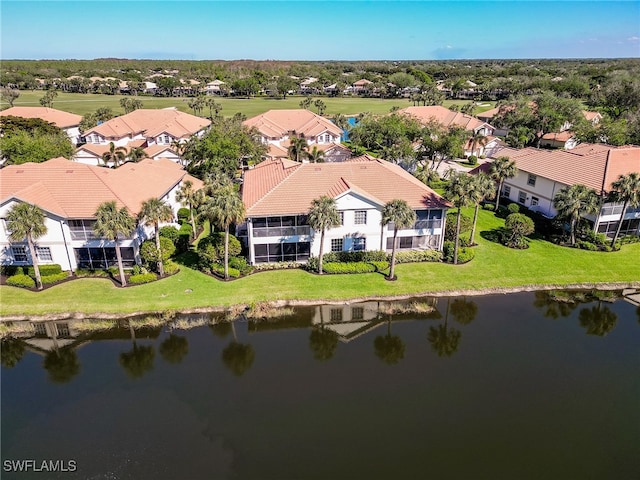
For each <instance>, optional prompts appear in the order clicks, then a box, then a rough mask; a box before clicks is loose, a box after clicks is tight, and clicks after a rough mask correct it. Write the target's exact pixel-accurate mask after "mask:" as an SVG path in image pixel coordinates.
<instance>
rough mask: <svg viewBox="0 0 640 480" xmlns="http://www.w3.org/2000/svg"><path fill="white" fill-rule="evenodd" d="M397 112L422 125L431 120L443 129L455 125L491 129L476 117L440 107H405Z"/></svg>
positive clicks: (472, 128) (473, 128)
mask: <svg viewBox="0 0 640 480" xmlns="http://www.w3.org/2000/svg"><path fill="white" fill-rule="evenodd" d="M399 112H400V113H405V114H408V115H411V116H413V117H415V118H416V119H417V120H418V121H419V122H420V123H423V124H426V123H429V122H430V121H431V120H435V121H436V122H438V123H440V124H441V125H444V126H445V127H450V126H452V125H456V126H459V127H462V128H464V129H465V130H476V129H478V128H480V127H483V126H488V127H490V128H493V127H491V125H489V124H488V123H486V122H483V121H482V120H478V119H477V118H476V117H472V116H471V115H467V114H466V113H462V112H454V111H451V110H449V109H448V108H445V107H441V106H440V105H431V106H426V107H407V108H402V109H400V110H399Z"/></svg>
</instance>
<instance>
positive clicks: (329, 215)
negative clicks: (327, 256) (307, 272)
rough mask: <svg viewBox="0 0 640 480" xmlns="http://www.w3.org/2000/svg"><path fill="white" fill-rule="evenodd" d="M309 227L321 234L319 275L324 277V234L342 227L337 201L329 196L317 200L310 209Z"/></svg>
mask: <svg viewBox="0 0 640 480" xmlns="http://www.w3.org/2000/svg"><path fill="white" fill-rule="evenodd" d="M309 225H310V226H311V228H313V231H314V232H320V256H319V259H318V273H319V274H320V275H322V255H323V251H324V234H325V232H326V231H327V230H328V229H329V228H334V227H338V226H340V215H339V214H338V207H337V206H336V201H335V199H333V198H331V197H327V196H322V197H320V198H316V199H314V200H313V201H312V202H311V208H310V209H309Z"/></svg>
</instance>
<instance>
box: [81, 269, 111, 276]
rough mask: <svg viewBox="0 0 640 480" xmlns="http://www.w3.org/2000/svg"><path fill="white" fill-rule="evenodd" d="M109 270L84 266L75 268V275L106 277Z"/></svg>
mask: <svg viewBox="0 0 640 480" xmlns="http://www.w3.org/2000/svg"><path fill="white" fill-rule="evenodd" d="M108 276H109V272H107V271H106V270H88V269H85V268H77V269H76V277H108Z"/></svg>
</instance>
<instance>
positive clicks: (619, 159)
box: [494, 144, 640, 236]
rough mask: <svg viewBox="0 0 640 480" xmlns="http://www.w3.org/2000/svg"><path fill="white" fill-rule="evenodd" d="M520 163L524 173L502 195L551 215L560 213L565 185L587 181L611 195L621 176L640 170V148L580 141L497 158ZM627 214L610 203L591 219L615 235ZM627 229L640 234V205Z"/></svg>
mask: <svg viewBox="0 0 640 480" xmlns="http://www.w3.org/2000/svg"><path fill="white" fill-rule="evenodd" d="M497 157H508V158H510V159H511V160H513V161H515V163H516V167H517V168H518V173H517V175H516V176H515V177H513V178H509V179H507V180H505V181H504V185H503V187H502V195H503V196H504V197H507V198H508V199H509V200H511V201H513V202H517V203H519V204H521V205H523V206H525V207H527V208H529V209H530V210H533V211H535V212H539V213H541V214H542V215H544V216H546V217H550V218H552V217H555V216H556V214H557V211H556V209H555V208H554V207H553V198H554V197H555V195H556V194H557V193H558V191H559V190H560V189H562V188H565V187H568V186H571V185H575V184H582V185H585V186H587V187H589V188H592V189H594V190H595V191H596V192H597V193H598V195H601V196H602V197H606V195H607V194H608V193H609V192H610V191H611V183H612V182H614V181H616V180H617V179H618V177H619V176H620V175H627V174H629V173H632V172H638V173H640V147H613V146H610V145H604V144H580V145H578V146H577V147H575V148H573V149H572V150H566V151H565V150H544V149H537V148H532V147H529V148H524V149H520V150H517V149H513V148H503V149H501V150H499V151H498V152H496V153H495V154H494V158H497ZM621 216H622V203H612V202H605V203H604V204H603V205H602V207H601V209H600V212H599V213H598V214H597V215H595V216H590V217H587V218H588V219H589V220H590V221H592V222H594V228H595V229H596V231H598V232H599V233H605V234H606V235H608V236H613V235H614V233H615V230H616V228H617V226H618V223H619V222H620V220H621ZM623 220H624V223H623V224H622V230H621V232H622V233H623V234H630V235H638V234H640V208H635V209H633V208H629V209H627V214H626V216H625V217H624V219H623Z"/></svg>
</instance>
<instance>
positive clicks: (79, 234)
mask: <svg viewBox="0 0 640 480" xmlns="http://www.w3.org/2000/svg"><path fill="white" fill-rule="evenodd" d="M69 230H70V231H71V240H95V239H96V238H99V237H97V236H96V234H95V233H93V230H87V229H84V228H70V229H69Z"/></svg>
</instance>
